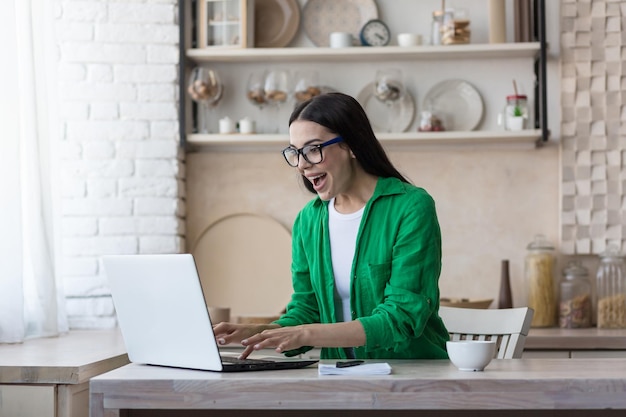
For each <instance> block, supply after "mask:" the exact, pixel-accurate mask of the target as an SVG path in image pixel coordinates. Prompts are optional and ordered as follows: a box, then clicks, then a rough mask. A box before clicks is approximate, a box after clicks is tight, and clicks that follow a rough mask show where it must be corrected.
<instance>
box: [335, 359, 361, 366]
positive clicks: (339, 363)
mask: <svg viewBox="0 0 626 417" xmlns="http://www.w3.org/2000/svg"><path fill="white" fill-rule="evenodd" d="M362 363H365V361H361V360H356V361H347V362H337V364H336V366H337V368H348V367H350V366H357V365H361V364H362Z"/></svg>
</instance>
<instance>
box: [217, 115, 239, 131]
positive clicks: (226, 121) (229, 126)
mask: <svg viewBox="0 0 626 417" xmlns="http://www.w3.org/2000/svg"><path fill="white" fill-rule="evenodd" d="M235 129H236V128H235V122H234V121H233V120H232V119H231V118H230V117H224V118H222V119H220V133H234V132H235Z"/></svg>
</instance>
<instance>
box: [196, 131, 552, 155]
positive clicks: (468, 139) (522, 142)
mask: <svg viewBox="0 0 626 417" xmlns="http://www.w3.org/2000/svg"><path fill="white" fill-rule="evenodd" d="M376 136H377V137H378V139H379V140H380V141H381V143H382V144H383V145H384V146H393V147H395V146H413V145H418V146H420V147H421V146H424V145H427V146H430V147H432V148H438V147H442V148H443V147H446V146H450V145H454V146H459V145H468V146H493V145H497V146H499V147H500V146H510V147H515V148H521V149H532V148H534V147H535V146H536V144H537V142H538V141H540V140H541V130H540V129H526V130H520V131H502V130H501V131H469V132H459V131H446V132H401V133H377V135H376ZM187 143H188V144H189V145H190V146H192V147H194V148H197V149H204V150H226V151H228V150H232V151H237V150H242V149H243V150H245V149H251V150H259V149H261V150H275V151H279V150H280V149H282V148H283V147H285V146H286V145H287V144H288V143H289V136H288V135H287V134H190V135H187Z"/></svg>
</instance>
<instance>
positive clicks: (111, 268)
mask: <svg viewBox="0 0 626 417" xmlns="http://www.w3.org/2000/svg"><path fill="white" fill-rule="evenodd" d="M103 262H104V268H105V271H106V275H107V279H108V282H109V285H110V289H111V295H112V297H113V304H114V305H115V310H116V313H117V319H118V322H119V326H120V330H121V332H122V336H123V338H124V343H125V345H126V351H127V353H128V357H129V359H130V361H131V362H135V363H143V364H148V365H161V366H171V367H178V368H190V369H201V370H207V371H231V372H232V371H261V370H276V369H296V368H303V367H305V366H308V365H312V364H314V363H316V362H318V361H317V360H302V359H290V358H285V359H282V358H277V359H276V360H266V359H265V358H263V359H246V360H238V359H237V358H236V357H227V356H225V357H223V358H222V357H221V356H220V352H219V348H218V346H217V342H216V341H215V335H214V333H213V327H212V325H211V318H210V317H209V312H208V309H207V306H206V302H205V298H204V294H203V291H202V285H201V283H200V277H199V275H198V271H197V268H196V265H195V262H194V260H193V257H192V255H190V254H171V255H119V256H105V257H104V258H103ZM233 362H234V363H233Z"/></svg>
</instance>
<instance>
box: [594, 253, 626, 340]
mask: <svg viewBox="0 0 626 417" xmlns="http://www.w3.org/2000/svg"><path fill="white" fill-rule="evenodd" d="M596 292H597V296H598V305H597V308H598V310H597V314H598V318H597V320H598V328H607V329H624V328H626V266H625V265H624V256H623V255H622V254H621V253H620V252H619V249H618V248H617V247H615V246H609V247H608V248H607V250H606V251H605V252H604V253H602V254H601V255H600V265H599V266H598V273H597V275H596Z"/></svg>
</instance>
